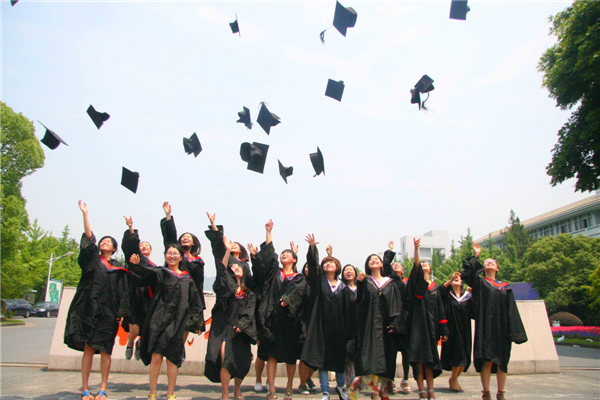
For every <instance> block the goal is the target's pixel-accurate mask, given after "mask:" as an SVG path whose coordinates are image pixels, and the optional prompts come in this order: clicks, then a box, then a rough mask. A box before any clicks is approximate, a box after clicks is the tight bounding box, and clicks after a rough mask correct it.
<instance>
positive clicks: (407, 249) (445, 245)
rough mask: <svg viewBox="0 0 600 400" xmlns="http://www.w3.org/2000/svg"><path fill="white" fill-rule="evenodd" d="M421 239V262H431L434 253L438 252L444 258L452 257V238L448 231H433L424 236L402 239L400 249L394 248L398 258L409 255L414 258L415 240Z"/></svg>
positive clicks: (404, 237)
mask: <svg viewBox="0 0 600 400" xmlns="http://www.w3.org/2000/svg"><path fill="white" fill-rule="evenodd" d="M415 238H417V239H421V247H420V248H419V258H420V259H421V261H425V262H431V260H432V258H433V254H434V252H435V251H436V250H437V251H439V252H440V254H441V255H443V256H444V257H449V256H450V238H449V236H448V231H440V230H432V231H429V232H427V233H425V234H423V235H422V236H403V237H402V238H401V239H400V247H399V248H398V247H397V246H398V245H396V247H395V248H394V251H396V252H397V253H398V257H404V256H405V255H407V256H408V257H410V258H413V256H414V254H415V246H414V239H415Z"/></svg>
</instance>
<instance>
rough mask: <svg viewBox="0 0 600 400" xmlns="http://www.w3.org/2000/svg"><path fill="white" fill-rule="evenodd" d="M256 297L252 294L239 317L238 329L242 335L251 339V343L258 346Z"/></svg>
mask: <svg viewBox="0 0 600 400" xmlns="http://www.w3.org/2000/svg"><path fill="white" fill-rule="evenodd" d="M255 313H256V296H255V295H254V293H250V297H248V302H247V303H246V306H245V307H244V309H243V310H242V312H241V313H240V315H239V318H238V322H237V325H236V328H239V329H240V330H241V331H242V333H244V334H245V335H246V336H248V337H249V338H250V343H252V344H256V338H257V332H256V319H255Z"/></svg>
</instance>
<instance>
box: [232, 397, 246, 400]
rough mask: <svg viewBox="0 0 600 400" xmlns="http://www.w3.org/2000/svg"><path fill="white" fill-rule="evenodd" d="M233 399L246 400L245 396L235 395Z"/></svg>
mask: <svg viewBox="0 0 600 400" xmlns="http://www.w3.org/2000/svg"><path fill="white" fill-rule="evenodd" d="M233 400H245V399H244V396H240V397H237V396H233Z"/></svg>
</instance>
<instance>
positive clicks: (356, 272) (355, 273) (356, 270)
mask: <svg viewBox="0 0 600 400" xmlns="http://www.w3.org/2000/svg"><path fill="white" fill-rule="evenodd" d="M346 267H352V268H354V283H356V278H358V269H356V267H355V266H354V265H352V264H346V265H344V268H342V282H344V283H345V284H346V285H347V284H348V281H347V280H346V278H345V277H344V271H345V270H346Z"/></svg>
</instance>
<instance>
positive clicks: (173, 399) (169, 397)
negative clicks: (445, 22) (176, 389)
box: [167, 394, 177, 400]
mask: <svg viewBox="0 0 600 400" xmlns="http://www.w3.org/2000/svg"><path fill="white" fill-rule="evenodd" d="M167 400H177V395H174V394H168V395H167Z"/></svg>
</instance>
